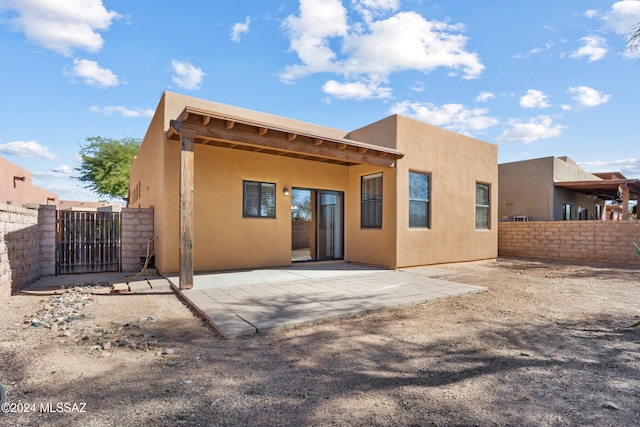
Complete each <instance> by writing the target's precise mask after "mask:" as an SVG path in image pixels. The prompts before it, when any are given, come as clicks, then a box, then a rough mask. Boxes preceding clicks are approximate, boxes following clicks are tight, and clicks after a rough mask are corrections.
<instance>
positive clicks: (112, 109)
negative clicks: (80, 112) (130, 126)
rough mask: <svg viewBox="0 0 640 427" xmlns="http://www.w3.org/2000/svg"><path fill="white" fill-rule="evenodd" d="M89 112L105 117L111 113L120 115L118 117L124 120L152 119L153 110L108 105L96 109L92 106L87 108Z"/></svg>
mask: <svg viewBox="0 0 640 427" xmlns="http://www.w3.org/2000/svg"><path fill="white" fill-rule="evenodd" d="M89 110H90V111H92V112H94V113H102V114H104V115H105V116H110V115H112V114H113V113H120V115H121V116H122V117H124V118H127V119H128V118H132V117H153V110H151V109H146V110H143V109H142V108H136V109H133V110H132V109H130V108H127V107H123V106H122V105H108V106H105V107H98V106H95V105H92V106H91V107H89Z"/></svg>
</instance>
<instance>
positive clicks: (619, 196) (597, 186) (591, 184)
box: [555, 174, 640, 220]
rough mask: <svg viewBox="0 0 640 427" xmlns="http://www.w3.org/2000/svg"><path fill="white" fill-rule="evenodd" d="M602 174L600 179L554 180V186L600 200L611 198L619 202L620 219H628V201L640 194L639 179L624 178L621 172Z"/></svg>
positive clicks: (636, 198)
mask: <svg viewBox="0 0 640 427" xmlns="http://www.w3.org/2000/svg"><path fill="white" fill-rule="evenodd" d="M596 175H598V176H600V175H603V178H604V179H602V180H601V181H567V182H556V183H555V186H556V187H560V188H566V189H567V190H572V191H577V192H579V193H582V194H586V195H589V196H593V197H594V198H597V199H600V200H613V201H617V202H619V203H620V204H621V207H622V219H623V220H627V219H629V201H630V200H638V198H639V196H640V180H638V179H626V178H624V177H622V175H621V174H596Z"/></svg>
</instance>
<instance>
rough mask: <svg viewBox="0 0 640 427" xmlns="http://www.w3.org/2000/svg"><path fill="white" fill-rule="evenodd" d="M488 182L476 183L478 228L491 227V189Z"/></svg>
mask: <svg viewBox="0 0 640 427" xmlns="http://www.w3.org/2000/svg"><path fill="white" fill-rule="evenodd" d="M490 188H491V187H489V185H487V184H479V183H476V228H477V229H486V230H488V229H489V212H490V211H489V208H490V206H489V190H490Z"/></svg>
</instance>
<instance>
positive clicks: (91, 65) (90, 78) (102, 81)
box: [64, 59, 120, 88]
mask: <svg viewBox="0 0 640 427" xmlns="http://www.w3.org/2000/svg"><path fill="white" fill-rule="evenodd" d="M64 74H66V75H67V76H70V77H79V78H81V79H82V80H83V81H84V82H85V83H86V84H88V85H89V86H96V87H99V88H107V87H110V86H118V85H119V84H120V81H119V80H118V76H117V75H115V74H114V73H113V72H112V71H111V70H109V69H108V68H101V67H100V65H98V63H97V62H95V61H90V60H88V59H74V60H73V69H72V70H71V71H67V70H65V71H64Z"/></svg>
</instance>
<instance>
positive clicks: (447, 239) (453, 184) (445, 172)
mask: <svg viewBox="0 0 640 427" xmlns="http://www.w3.org/2000/svg"><path fill="white" fill-rule="evenodd" d="M350 136H351V137H353V138H355V139H358V140H362V141H367V142H369V143H374V144H378V145H386V146H391V147H395V148H397V149H398V150H400V151H402V152H405V153H406V155H405V157H404V158H402V159H400V160H398V162H397V167H396V168H395V169H392V170H390V171H388V172H387V173H386V175H384V176H385V177H387V180H386V181H385V194H387V195H388V196H390V197H389V198H390V199H391V201H390V202H389V203H388V204H387V203H385V205H384V206H385V208H386V210H384V209H383V222H384V221H385V220H386V221H389V222H388V223H387V224H386V225H389V227H391V228H390V229H389V230H387V229H385V227H384V226H385V224H384V223H383V230H381V232H379V233H377V234H378V236H376V237H373V236H372V238H370V239H366V237H369V236H367V235H373V234H375V233H372V232H371V230H365V231H364V232H360V233H359V234H356V235H355V238H356V240H362V241H363V243H362V244H360V243H359V242H356V243H355V244H356V245H358V246H362V248H361V249H360V250H361V251H364V253H365V254H366V257H370V256H371V254H370V253H367V252H366V251H367V250H369V251H371V249H370V248H371V247H375V245H376V243H378V244H384V245H385V246H386V247H388V248H389V250H390V251H392V250H391V248H394V249H393V251H392V252H393V253H394V258H395V259H394V260H393V264H391V265H393V266H394V267H407V266H416V265H428V264H438V263H445V262H459V261H469V260H477V259H489V258H495V257H496V256H497V251H498V249H497V199H498V197H497V196H498V188H497V187H498V186H497V183H498V168H497V163H498V149H497V147H496V146H495V145H493V144H489V143H486V142H483V141H479V140H476V139H473V138H469V137H466V136H464V135H460V134H458V133H455V132H451V131H448V130H445V129H441V128H438V127H435V126H431V125H428V124H425V123H422V122H419V121H417V120H413V119H410V118H407V117H403V116H397V115H394V116H391V117H388V118H386V119H384V120H381V121H379V122H376V123H374V124H372V125H370V126H365V127H364V128H361V129H358V130H357V131H354V132H351V133H350ZM389 138H395V140H396V142H395V143H394V144H390V143H388V142H385V141H386V140H387V139H389ZM410 171H412V172H421V173H427V174H430V179H431V182H430V187H431V188H430V190H431V194H430V197H431V199H430V215H431V221H430V227H429V228H409V189H408V181H409V172H410ZM387 183H388V184H389V186H390V187H389V188H387ZM476 183H485V184H489V185H490V186H491V195H490V199H491V205H492V209H491V211H490V212H491V213H490V218H491V220H490V221H491V226H490V229H489V230H477V229H476V228H475V186H476ZM354 184H355V182H354ZM390 211H391V212H390ZM390 239H393V241H390ZM367 248H369V249H367ZM386 261H387V262H388V260H386Z"/></svg>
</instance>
